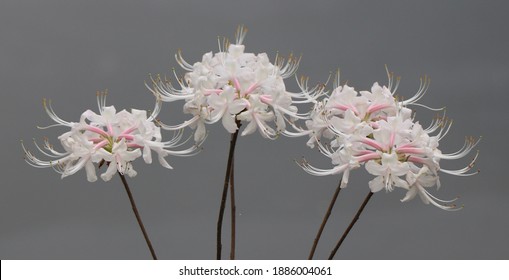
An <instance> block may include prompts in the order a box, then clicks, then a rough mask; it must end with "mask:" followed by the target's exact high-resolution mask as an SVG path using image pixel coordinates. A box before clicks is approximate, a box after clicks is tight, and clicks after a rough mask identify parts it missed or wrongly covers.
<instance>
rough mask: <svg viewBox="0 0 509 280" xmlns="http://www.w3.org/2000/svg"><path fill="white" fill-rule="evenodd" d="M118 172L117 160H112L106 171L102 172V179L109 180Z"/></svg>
mask: <svg viewBox="0 0 509 280" xmlns="http://www.w3.org/2000/svg"><path fill="white" fill-rule="evenodd" d="M116 172H117V162H116V161H112V162H110V165H109V166H108V169H106V172H104V173H103V174H101V179H103V180H104V181H105V182H108V181H109V180H111V178H112V177H113V175H115V173H116Z"/></svg>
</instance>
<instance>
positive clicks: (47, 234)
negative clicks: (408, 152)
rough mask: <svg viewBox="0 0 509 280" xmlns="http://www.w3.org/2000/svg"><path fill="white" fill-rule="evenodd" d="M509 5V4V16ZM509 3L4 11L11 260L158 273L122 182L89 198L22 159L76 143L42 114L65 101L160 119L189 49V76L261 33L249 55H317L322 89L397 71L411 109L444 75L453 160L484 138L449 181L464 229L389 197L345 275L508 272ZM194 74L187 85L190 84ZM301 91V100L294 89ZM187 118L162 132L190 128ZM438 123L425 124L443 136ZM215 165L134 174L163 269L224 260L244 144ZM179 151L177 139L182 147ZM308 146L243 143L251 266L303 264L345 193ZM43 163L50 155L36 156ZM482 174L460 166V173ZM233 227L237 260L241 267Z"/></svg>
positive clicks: (371, 217) (2, 81) (364, 177)
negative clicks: (228, 199) (123, 263)
mask: <svg viewBox="0 0 509 280" xmlns="http://www.w3.org/2000/svg"><path fill="white" fill-rule="evenodd" d="M504 2H505V3H504ZM508 12H509V4H507V2H506V1H455V2H453V1H418V2H417V1H300V2H299V1H250V2H247V1H86V2H85V1H81V2H79V3H78V2H75V1H72V2H71V1H53V0H52V1H19V0H16V1H13V0H12V1H11V0H2V1H1V3H0V91H1V96H2V99H1V106H2V109H1V110H0V114H1V118H0V119H1V120H2V121H1V122H0V125H1V131H2V137H1V139H2V140H1V141H2V161H1V163H0V164H1V168H0V170H1V171H0V172H1V176H2V181H1V182H2V183H1V187H0V258H2V259H144V258H149V257H150V255H149V254H148V250H147V249H146V247H145V243H144V240H143V239H142V235H141V233H140V231H139V229H138V226H137V224H136V221H135V219H134V216H133V214H132V212H131V209H130V205H129V202H128V200H127V196H126V194H125V192H124V189H123V187H122V185H121V182H120V180H119V179H118V178H114V179H113V180H112V181H110V182H107V183H105V182H102V181H98V182H96V183H93V184H92V183H88V182H87V181H86V176H85V173H84V171H81V172H79V173H78V174H76V175H74V176H71V177H68V178H66V179H64V180H61V179H60V178H59V176H58V174H56V173H54V172H52V170H48V169H35V168H32V167H30V166H28V165H27V164H25V163H24V161H23V154H22V151H21V147H20V144H19V141H20V139H25V141H26V142H28V144H29V145H30V140H31V139H32V137H35V138H37V139H41V138H42V137H44V136H47V137H50V138H51V139H54V142H55V144H57V143H58V142H57V141H56V137H57V136H58V135H59V134H60V133H62V132H63V131H64V130H62V129H59V128H55V129H50V130H45V131H39V130H38V129H36V126H37V125H48V124H52V122H51V120H50V119H49V118H48V117H47V116H46V114H45V113H44V111H43V108H42V105H41V99H42V98H43V97H46V98H51V99H52V100H53V104H54V107H55V110H56V111H57V113H59V114H60V115H61V116H62V118H64V119H67V120H78V118H79V115H80V114H81V113H82V112H83V111H84V110H86V109H89V108H90V109H94V110H96V105H95V102H96V101H95V91H96V90H102V89H106V88H107V89H109V92H110V95H109V102H108V104H114V105H115V106H116V107H117V108H118V109H121V108H131V107H136V108H140V109H150V108H152V106H153V98H152V97H151V95H150V94H149V93H148V92H147V90H145V88H144V85H143V82H144V80H146V79H147V77H148V73H162V74H169V73H170V69H171V67H177V64H176V62H175V61H174V59H173V54H174V53H175V52H176V51H177V49H179V48H181V49H182V50H183V52H184V55H185V57H186V58H187V60H188V61H190V62H194V61H197V60H200V59H201V55H202V54H203V53H205V52H208V51H211V50H213V51H216V50H217V44H216V37H217V36H218V35H225V36H229V37H233V34H234V31H235V28H236V26H237V25H238V24H240V23H243V24H245V25H246V26H247V27H248V28H249V30H250V31H249V33H248V36H247V38H246V41H245V42H246V45H247V50H248V51H251V52H267V53H268V54H269V55H270V57H271V58H273V57H274V54H275V52H276V51H277V50H279V51H280V52H281V53H283V54H285V53H289V52H290V51H294V52H295V53H297V54H299V53H302V54H303V55H304V56H303V59H302V64H301V67H300V70H299V73H300V74H305V75H308V76H310V77H311V81H312V82H320V81H321V82H323V81H324V80H325V79H326V77H327V75H328V73H329V71H333V70H335V69H336V68H337V67H340V68H341V69H342V75H343V80H348V81H349V84H350V85H352V86H355V87H356V88H357V89H369V88H370V87H371V84H372V83H373V82H374V81H380V82H382V83H385V82H386V76H385V70H384V64H388V66H389V67H390V69H391V70H392V71H394V72H396V73H397V74H398V75H401V76H402V82H401V87H400V90H399V94H400V95H403V96H406V97H409V96H411V95H413V93H414V92H415V91H416V90H417V88H418V81H419V80H418V79H419V77H420V76H422V75H424V74H427V75H429V76H431V78H432V84H431V88H430V90H429V92H428V95H427V96H426V97H425V98H424V100H423V103H425V104H427V105H430V106H435V107H440V106H447V108H448V111H447V114H448V116H449V117H451V118H453V119H454V120H455V124H454V126H453V129H452V131H451V132H450V134H449V135H448V136H447V137H446V138H445V139H444V140H443V141H442V142H441V148H442V150H443V151H444V152H451V151H455V150H456V149H458V148H459V147H461V145H462V144H463V139H464V138H463V137H464V136H465V135H473V136H477V135H482V136H483V137H484V138H483V140H482V142H481V144H480V146H479V149H480V150H481V155H480V159H479V162H478V168H479V169H481V171H482V172H481V173H480V174H479V175H477V176H474V177H469V178H462V177H454V176H449V175H447V174H443V175H442V176H441V181H442V185H443V188H441V189H440V190H439V191H438V192H435V194H437V196H439V197H441V198H452V197H455V196H456V195H461V199H460V201H459V203H460V204H465V208H464V209H463V210H462V211H459V212H446V211H442V210H440V209H437V208H435V207H433V206H426V205H424V204H422V203H421V202H420V201H419V200H418V199H415V200H413V201H411V202H409V203H401V202H400V201H399V199H401V198H402V197H403V196H404V191H402V190H396V191H394V192H392V193H385V192H380V193H377V194H375V196H374V197H373V199H372V201H371V202H370V204H369V205H368V206H367V208H366V211H365V212H364V214H363V216H362V217H361V219H360V220H359V222H358V224H357V225H356V226H355V228H354V230H353V231H352V233H351V235H350V236H349V237H348V238H347V240H346V241H345V243H344V245H343V247H342V249H341V250H340V252H339V253H338V255H337V257H338V258H344V259H507V258H508V257H509V245H508V241H507V237H508V236H509V219H508V213H509V204H508V202H507V197H508V194H509V189H508V188H507V183H506V182H507V179H506V176H507V171H506V166H507V156H508V153H507V150H506V149H507V148H506V146H507V140H506V138H505V137H507V130H506V129H507V113H506V108H507V104H508V102H509V93H508V92H507V81H508V80H509V65H508V62H509V39H508V37H507V35H508V33H507V28H508V23H507V14H508ZM181 73H182V72H181ZM287 84H288V87H289V88H290V89H295V83H294V81H292V80H289V81H288V83H287ZM181 111H182V103H173V104H165V105H164V109H163V112H162V113H161V115H160V118H161V119H162V120H166V122H172V121H173V123H177V122H178V121H180V120H184V118H187V117H188V116H184V115H183V114H182V113H181ZM432 115H433V114H431V113H429V112H426V111H425V110H419V112H418V115H417V117H418V119H420V120H421V121H422V122H423V123H428V121H429V120H430V118H431V116H432ZM208 129H209V132H210V135H209V137H208V140H207V142H206V144H205V150H204V151H203V152H202V153H201V154H199V155H198V156H196V157H192V158H170V159H169V161H170V163H172V165H173V166H174V168H175V169H174V170H173V171H167V170H165V169H164V168H162V167H161V166H159V165H158V164H157V163H154V164H153V165H152V166H148V165H146V164H144V163H143V161H142V160H141V159H140V160H139V161H137V162H136V163H135V167H136V169H137V170H138V172H139V174H138V176H137V177H136V178H134V179H130V180H129V182H130V183H131V185H132V189H133V193H134V196H135V198H136V200H137V202H138V207H139V209H140V212H141V215H142V217H143V219H144V222H145V225H146V227H147V229H148V231H149V234H150V236H151V238H152V241H153V244H154V246H155V248H156V250H157V253H158V255H159V257H160V258H163V259H213V258H214V257H215V229H216V228H215V225H216V219H217V211H218V206H219V200H220V192H221V189H222V179H223V176H224V170H225V165H226V156H227V150H228V141H229V135H228V134H227V132H226V131H225V130H224V128H222V127H221V125H220V124H216V125H213V126H209V127H208ZM166 135H167V136H169V134H166ZM305 142H306V139H304V138H297V139H279V140H277V141H268V140H265V139H262V138H261V137H260V136H259V135H257V134H256V135H250V136H248V137H242V138H240V139H239V142H238V146H237V148H238V149H237V158H236V164H237V165H236V171H237V173H236V179H237V181H236V182H237V183H236V192H237V207H238V213H239V216H238V219H237V222H238V230H237V232H238V233H237V234H238V240H237V244H238V245H237V256H238V258H241V259H304V258H306V257H307V254H308V252H309V249H310V246H311V242H312V240H313V238H314V235H315V233H316V230H317V228H318V225H319V224H320V222H321V219H322V217H323V214H324V212H325V209H326V207H327V205H328V201H329V199H330V196H331V195H332V193H333V191H334V189H335V187H336V184H337V181H338V177H337V176H333V177H332V176H331V177H313V176H311V175H308V174H306V173H304V172H303V171H302V170H300V169H299V167H297V166H296V165H295V164H294V163H293V161H292V160H293V159H294V158H300V157H301V156H306V157H307V158H309V160H310V161H312V162H313V163H314V164H316V165H318V166H322V167H328V166H330V165H329V162H328V161H327V160H325V159H324V158H323V157H321V156H320V155H318V153H317V152H316V151H314V150H310V149H308V148H306V147H305V145H304V143H305ZM31 147H33V146H31ZM467 162H468V160H467V159H465V160H463V161H457V162H445V163H443V167H445V168H450V169H451V168H452V169H454V168H461V167H463V166H464V165H465V164H467ZM370 177H371V176H369V175H368V174H367V173H366V172H365V171H363V170H361V169H359V170H357V171H356V172H354V175H353V178H352V179H351V184H350V185H349V187H348V189H346V190H345V191H344V192H342V193H341V195H340V198H339V200H338V204H337V206H336V208H335V209H334V212H333V215H332V217H331V221H330V223H329V225H328V227H327V228H326V231H325V233H324V235H323V238H322V240H321V243H320V244H319V247H318V250H317V253H316V256H317V258H325V257H326V256H327V255H328V253H329V252H330V249H331V248H332V246H333V244H335V242H336V240H337V238H338V237H339V235H340V233H342V232H343V230H344V229H345V228H346V225H347V224H348V222H349V221H350V219H351V217H352V215H353V214H354V213H355V211H356V209H357V207H358V205H359V204H360V203H361V201H362V199H363V198H364V196H365V194H366V193H367V192H368V188H367V182H368V180H370ZM228 217H229V213H226V219H225V225H226V227H225V229H224V234H225V235H224V238H223V243H224V246H225V248H224V253H223V255H224V256H227V255H228V252H229V248H228V246H229V239H228V238H229V237H228V234H229V230H228V224H229V218H228Z"/></svg>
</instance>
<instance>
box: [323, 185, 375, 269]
mask: <svg viewBox="0 0 509 280" xmlns="http://www.w3.org/2000/svg"><path fill="white" fill-rule="evenodd" d="M371 196H373V193H372V192H369V193H368V195H367V196H366V198H365V199H364V202H362V205H361V207H360V208H359V210H357V214H355V216H354V217H353V220H352V221H351V222H350V225H349V226H348V228H347V229H346V230H345V232H344V233H343V236H341V238H340V239H339V241H338V243H337V244H336V247H334V249H333V250H332V252H331V253H330V255H329V260H332V259H333V258H334V255H336V252H337V251H338V249H339V246H341V244H342V243H343V241H344V240H345V238H346V236H347V235H348V233H349V232H350V230H351V229H352V228H353V226H354V225H355V222H357V220H358V219H359V216H360V215H361V213H362V210H364V207H366V204H368V201H369V199H370V198H371Z"/></svg>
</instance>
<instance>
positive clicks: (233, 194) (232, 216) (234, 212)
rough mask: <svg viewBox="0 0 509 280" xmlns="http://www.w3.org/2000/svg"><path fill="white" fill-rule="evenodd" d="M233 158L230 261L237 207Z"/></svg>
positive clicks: (232, 257)
mask: <svg viewBox="0 0 509 280" xmlns="http://www.w3.org/2000/svg"><path fill="white" fill-rule="evenodd" d="M234 167H235V156H234V158H232V167H231V174H230V206H231V222H232V227H231V240H230V260H234V259H235V225H236V224H235V215H236V210H237V207H236V206H235V183H234V182H235V178H234V175H233V174H234V172H235V171H234Z"/></svg>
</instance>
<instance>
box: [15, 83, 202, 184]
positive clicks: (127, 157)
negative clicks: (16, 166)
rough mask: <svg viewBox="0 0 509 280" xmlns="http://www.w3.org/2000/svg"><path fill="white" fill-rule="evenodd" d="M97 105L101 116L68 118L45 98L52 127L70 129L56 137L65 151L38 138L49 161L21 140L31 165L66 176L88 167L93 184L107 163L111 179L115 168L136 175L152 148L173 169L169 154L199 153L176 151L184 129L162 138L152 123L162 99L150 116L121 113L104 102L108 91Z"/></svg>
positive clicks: (134, 111)
mask: <svg viewBox="0 0 509 280" xmlns="http://www.w3.org/2000/svg"><path fill="white" fill-rule="evenodd" d="M97 103H98V107H99V113H98V114H97V113H95V112H93V111H91V110H87V111H85V112H84V113H83V114H82V115H81V117H80V121H79V122H67V121H64V120H63V119H61V118H60V117H58V115H57V114H56V113H55V112H54V110H53V108H52V106H51V102H49V101H46V100H44V101H43V104H44V108H45V110H46V112H47V113H48V115H49V117H50V118H51V119H52V120H53V121H55V122H56V124H54V125H50V126H48V127H54V126H64V127H68V128H69V129H70V130H69V131H67V132H65V133H63V134H62V135H60V136H59V137H58V139H59V140H60V143H61V145H62V147H63V149H64V151H63V152H60V151H57V150H56V149H55V148H54V146H53V145H51V144H50V142H49V141H48V139H45V140H44V145H43V146H42V147H41V146H40V145H39V144H37V143H36V142H35V141H34V144H35V146H36V148H37V150H39V152H41V153H42V154H43V155H44V156H47V157H48V158H50V159H51V160H41V159H39V158H38V157H36V156H34V155H33V153H32V152H30V151H29V150H28V149H27V148H26V147H25V145H24V144H23V143H22V147H23V150H24V153H25V160H26V161H27V163H29V164H30V165H32V166H34V167H39V168H46V167H51V168H53V169H54V170H55V171H57V172H58V173H60V174H61V175H62V178H64V177H67V176H69V175H72V174H75V173H76V172H78V171H79V170H81V169H82V168H85V170H86V173H87V179H88V181H90V182H94V181H96V180H97V175H96V171H95V166H94V164H99V166H101V165H102V164H104V163H106V164H107V165H108V168H107V170H106V171H105V172H104V173H103V174H101V178H102V179H103V180H104V181H109V180H110V179H111V178H112V176H113V175H114V174H115V173H116V172H119V173H120V174H122V175H124V174H126V175H128V176H130V177H134V176H136V174H137V173H136V171H135V170H134V169H133V165H132V162H133V161H134V160H135V159H137V158H138V157H143V160H144V161H145V163H148V164H150V163H152V152H155V153H156V154H157V157H158V160H159V163H160V164H161V165H162V166H163V167H166V168H168V169H172V167H171V166H170V165H169V164H168V162H167V161H166V159H165V158H166V156H168V155H174V156H189V155H193V154H195V153H197V152H198V151H199V148H198V146H197V145H194V146H192V147H190V148H188V149H184V150H172V148H175V147H178V146H180V145H182V144H183V143H185V141H184V142H182V143H180V142H181V140H182V136H183V133H182V131H177V132H176V133H175V135H174V137H173V138H172V139H171V140H169V141H162V136H161V129H160V127H158V126H156V124H155V123H154V121H155V118H156V117H157V115H158V113H159V111H160V109H161V102H160V100H157V102H156V104H155V108H154V110H153V111H152V113H151V115H150V116H148V115H147V112H146V111H145V110H137V109H132V110H131V111H130V112H128V111H126V110H122V111H119V112H117V111H116V109H115V107H114V106H106V93H98V94H97ZM48 127H42V128H43V129H44V128H48Z"/></svg>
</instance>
